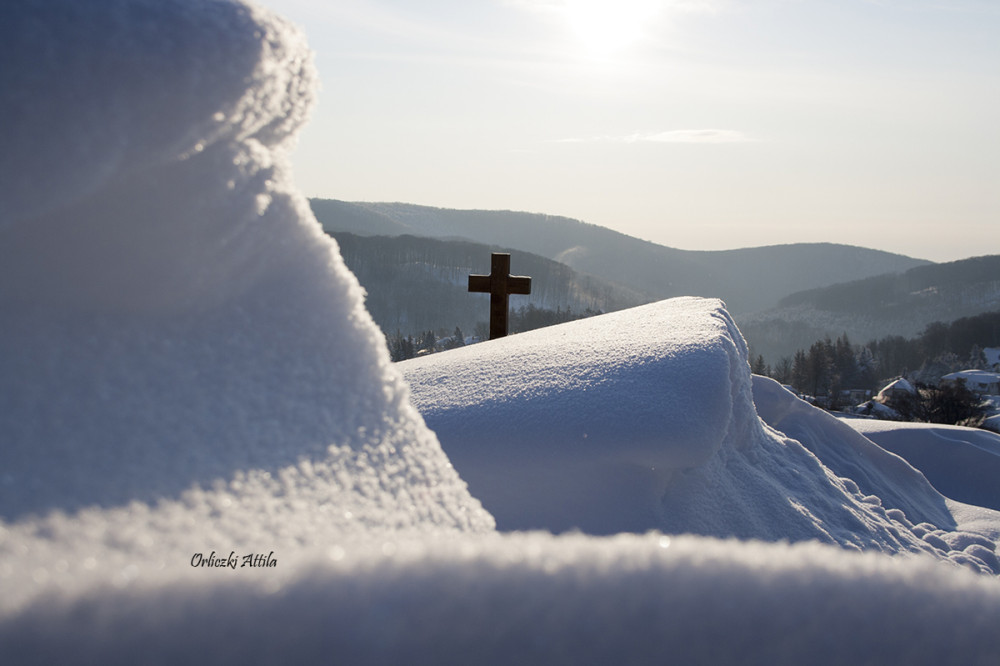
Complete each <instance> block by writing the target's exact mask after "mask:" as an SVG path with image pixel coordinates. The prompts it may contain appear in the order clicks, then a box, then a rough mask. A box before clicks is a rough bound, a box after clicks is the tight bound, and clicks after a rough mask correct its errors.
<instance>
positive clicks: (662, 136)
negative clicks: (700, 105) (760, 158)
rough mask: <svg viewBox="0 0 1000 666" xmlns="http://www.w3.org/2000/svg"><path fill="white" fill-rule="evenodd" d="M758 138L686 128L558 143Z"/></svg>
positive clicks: (582, 138) (705, 140)
mask: <svg viewBox="0 0 1000 666" xmlns="http://www.w3.org/2000/svg"><path fill="white" fill-rule="evenodd" d="M754 141H756V139H754V138H752V137H750V136H748V135H747V134H744V133H743V132H738V131H736V130H724V129H685V130H669V131H666V132H654V133H649V134H641V133H634V134H623V135H617V136H615V135H607V134H605V135H600V136H592V137H574V138H569V139H557V140H556V143H750V142H754Z"/></svg>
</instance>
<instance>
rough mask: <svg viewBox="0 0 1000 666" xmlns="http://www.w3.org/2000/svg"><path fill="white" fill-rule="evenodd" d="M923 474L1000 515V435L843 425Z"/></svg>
mask: <svg viewBox="0 0 1000 666" xmlns="http://www.w3.org/2000/svg"><path fill="white" fill-rule="evenodd" d="M844 423H845V424H846V425H848V426H850V427H851V428H853V429H854V430H856V431H858V432H859V433H861V434H862V435H864V436H865V437H866V438H868V439H869V440H871V441H873V442H875V443H876V444H878V445H879V446H880V447H882V448H883V449H886V450H887V451H892V452H893V453H895V454H896V455H898V456H900V457H902V458H904V459H906V461H907V462H908V463H910V464H911V465H913V466H914V467H916V468H917V469H919V470H920V471H921V472H923V473H924V475H925V476H926V477H927V479H928V480H929V481H930V482H931V483H932V484H934V487H935V488H936V489H937V490H939V491H941V493H942V494H944V495H945V496H947V497H949V498H951V499H953V500H957V501H959V502H965V503H967V504H975V505H977V506H983V507H988V508H991V509H995V510H997V511H1000V482H998V480H1000V435H998V434H997V433H995V432H989V431H986V430H979V429H976V428H963V427H961V426H948V425H939V424H929V423H902V422H898V421H878V420H875V419H844Z"/></svg>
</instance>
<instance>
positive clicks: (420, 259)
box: [330, 232, 653, 335]
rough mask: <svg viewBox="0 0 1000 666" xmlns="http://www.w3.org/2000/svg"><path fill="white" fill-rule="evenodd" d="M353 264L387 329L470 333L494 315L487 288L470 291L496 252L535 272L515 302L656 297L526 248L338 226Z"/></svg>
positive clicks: (606, 308) (564, 304)
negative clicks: (364, 231)
mask: <svg viewBox="0 0 1000 666" xmlns="http://www.w3.org/2000/svg"><path fill="white" fill-rule="evenodd" d="M330 235H331V236H333V237H334V238H335V239H336V240H337V243H338V244H339V245H340V251H341V255H342V256H343V257H344V261H345V263H346V264H347V266H348V268H350V269H351V271H352V272H353V273H354V274H355V275H356V276H357V278H358V281H359V282H361V285H362V286H363V287H364V288H365V289H366V291H367V292H368V297H367V301H366V303H367V306H368V311H369V312H371V314H372V317H373V318H374V319H375V321H376V323H378V325H379V326H380V327H381V328H382V331H383V332H385V333H386V334H387V335H392V334H393V333H395V332H396V331H397V330H398V331H400V332H401V333H402V334H403V335H407V334H414V335H415V334H418V333H420V332H422V331H425V330H432V331H437V330H440V329H442V328H443V329H446V330H448V331H451V330H452V329H453V328H454V327H456V326H458V327H460V328H462V329H463V331H465V332H466V333H467V334H471V333H472V332H473V330H474V328H475V325H476V324H477V323H479V322H485V321H487V320H488V319H489V296H488V295H486V294H476V293H469V291H468V279H469V275H470V274H473V273H480V274H488V273H489V272H490V254H491V252H498V251H502V252H507V251H510V254H511V272H512V273H514V274H516V275H528V276H530V277H531V294H530V295H528V296H511V299H510V301H511V308H513V309H516V308H519V307H521V306H526V305H529V304H530V305H533V306H535V307H537V308H545V309H551V310H556V309H561V310H567V309H568V310H572V311H574V312H576V313H582V312H583V311H585V310H587V309H591V310H595V311H598V310H599V311H603V312H611V311H613V310H620V309H623V308H628V307H633V306H635V305H640V304H642V303H646V302H649V301H651V300H653V297H652V296H650V295H648V294H643V293H641V292H638V291H636V290H633V289H629V288H627V287H621V286H619V285H615V284H612V283H610V282H607V281H605V280H602V279H600V278H595V277H593V276H588V275H584V274H581V273H578V272H577V271H574V270H573V269H571V268H569V267H568V266H565V265H564V264H560V263H558V262H556V261H552V260H551V259H546V258H545V257H540V256H538V255H535V254H531V253H528V252H521V251H518V250H507V249H506V248H498V247H496V246H488V245H483V244H480V243H473V242H469V241H459V240H450V241H447V240H439V239H434V238H418V237H415V236H391V237H390V236H358V235H356V234H352V233H341V232H338V233H332V234H330Z"/></svg>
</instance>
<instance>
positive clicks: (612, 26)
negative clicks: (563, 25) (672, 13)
mask: <svg viewBox="0 0 1000 666" xmlns="http://www.w3.org/2000/svg"><path fill="white" fill-rule="evenodd" d="M656 7H657V2H656V0H567V2H566V5H565V11H566V17H567V19H568V21H569V25H570V28H571V29H572V30H573V32H574V34H575V35H576V37H577V39H579V40H580V43H581V44H582V45H583V47H584V48H585V49H586V50H587V52H588V53H589V54H590V55H592V56H595V57H607V56H611V55H614V54H616V53H619V52H621V51H623V50H625V49H627V48H629V47H630V46H632V45H634V44H635V43H636V42H638V41H639V40H640V39H641V38H642V36H643V30H644V28H645V26H646V22H647V21H648V20H649V19H651V18H652V17H653V14H655V12H656Z"/></svg>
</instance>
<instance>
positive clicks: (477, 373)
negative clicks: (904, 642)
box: [400, 298, 1000, 574]
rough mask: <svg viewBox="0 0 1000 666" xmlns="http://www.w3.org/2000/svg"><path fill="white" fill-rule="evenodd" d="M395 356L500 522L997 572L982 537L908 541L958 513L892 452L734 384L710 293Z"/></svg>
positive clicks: (732, 359) (942, 527) (776, 394)
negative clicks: (810, 549) (956, 542)
mask: <svg viewBox="0 0 1000 666" xmlns="http://www.w3.org/2000/svg"><path fill="white" fill-rule="evenodd" d="M400 366H401V367H402V368H403V372H404V375H405V377H406V379H407V381H408V382H409V383H410V385H411V387H412V391H413V401H414V403H415V404H416V405H417V407H418V409H420V411H421V413H422V414H423V415H424V418H425V419H426V421H427V423H428V425H429V426H430V427H431V428H433V429H434V430H435V431H436V432H437V433H438V436H439V438H440V440H441V443H442V446H443V447H444V449H445V452H446V453H447V454H448V456H449V457H450V458H451V460H452V462H453V463H454V464H455V466H456V468H457V469H458V470H459V473H460V474H461V475H462V478H464V479H465V480H466V481H467V482H468V483H469V487H470V490H471V491H472V493H473V494H474V495H475V496H476V497H478V498H479V499H481V500H482V502H483V504H484V506H485V507H486V508H487V510H489V511H490V512H491V513H492V514H493V515H494V517H495V518H496V519H497V526H498V528H500V529H502V530H525V529H545V530H550V531H553V532H562V531H566V530H571V529H581V530H583V531H585V532H588V533H593V534H612V533H616V532H621V531H632V532H643V531H646V530H652V529H655V530H661V531H663V532H668V533H695V534H702V535H709V536H717V537H740V538H744V539H764V540H768V541H777V540H789V541H803V540H812V539H814V540H819V541H823V542H826V543H832V544H837V545H840V546H843V547H846V548H856V549H862V550H881V551H885V552H900V551H922V552H927V553H931V554H934V555H937V556H940V557H947V558H949V559H952V560H954V561H956V562H959V563H963V564H967V565H969V566H971V567H973V568H975V569H976V570H979V571H983V572H988V573H996V574H1000V568H998V567H997V566H996V558H995V556H993V553H994V551H995V543H993V542H992V541H990V539H989V538H987V537H980V539H979V541H981V542H983V543H984V544H987V547H990V548H991V550H990V555H988V556H985V557H984V558H979V557H976V556H974V555H970V553H967V552H965V550H964V549H965V545H963V546H962V547H960V548H945V549H943V551H942V549H940V548H939V547H938V546H939V545H940V541H939V540H935V541H933V542H928V541H927V540H925V539H923V538H922V537H923V536H924V535H925V534H926V533H927V532H930V531H934V532H939V531H956V530H957V528H958V525H957V522H956V520H955V519H954V517H953V516H952V515H951V513H950V511H949V508H948V506H947V503H946V500H945V498H944V497H943V496H941V495H940V494H939V493H938V492H937V491H936V490H935V489H934V488H933V487H932V486H931V485H930V484H929V483H928V482H927V480H926V479H925V478H924V477H923V475H921V474H920V472H918V471H916V470H914V469H913V468H912V467H911V466H910V465H909V464H907V463H906V461H904V460H902V459H901V458H898V457H897V456H894V455H892V454H891V453H887V452H885V451H883V450H882V449H880V448H879V447H878V446H876V445H875V444H873V443H872V442H870V441H868V440H867V439H865V438H864V437H862V436H860V435H858V434H857V433H856V432H854V431H853V430H851V429H850V428H848V427H847V426H845V425H843V424H842V423H840V422H839V421H838V420H837V419H836V418H834V417H832V416H829V415H827V414H824V413H822V412H820V411H819V410H816V409H815V408H813V407H812V406H810V405H808V404H807V403H805V402H803V401H801V400H798V399H797V398H795V397H794V396H793V395H792V394H791V393H789V392H788V391H786V390H784V389H783V388H781V386H780V385H778V384H777V383H776V382H773V381H770V380H767V379H765V378H761V377H754V378H753V380H751V377H752V376H751V374H750V370H749V366H748V363H747V348H746V344H745V343H744V341H743V338H742V336H741V335H740V333H739V331H738V330H737V329H736V327H735V325H734V324H733V321H732V319H731V318H730V316H729V314H728V313H727V312H726V310H725V308H724V306H723V304H722V303H721V302H719V301H713V300H709V299H695V298H680V299H672V300H668V301H661V302H659V303H654V304H651V305H646V306H643V307H639V308H633V309H630V310H625V311H622V312H618V313H613V314H610V315H604V316H601V317H595V318H592V319H588V320H582V321H577V322H570V323H569V324H564V325H561V326H556V327H552V328H549V329H542V330H539V331H533V332H528V333H523V334H520V335H516V336H511V337H508V338H503V339H501V340H496V341H492V342H489V343H484V344H481V345H477V346H473V347H467V348H463V349H458V350H454V351H451V352H448V353H447V354H440V355H434V356H428V357H424V358H421V359H413V360H410V361H406V362H404V363H401V364H400ZM755 401H756V405H755ZM758 411H760V416H758ZM760 417H763V421H762V420H761V418H760ZM765 421H766V422H767V423H768V424H770V425H772V426H774V428H779V429H781V432H779V431H778V430H775V429H772V428H769V427H767V426H766V425H765V424H764V422H765ZM786 435H788V436H786ZM789 436H791V437H794V438H796V439H790V438H789ZM917 525H920V526H921V527H919V528H917V527H916V526H917ZM977 552H978V551H977Z"/></svg>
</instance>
